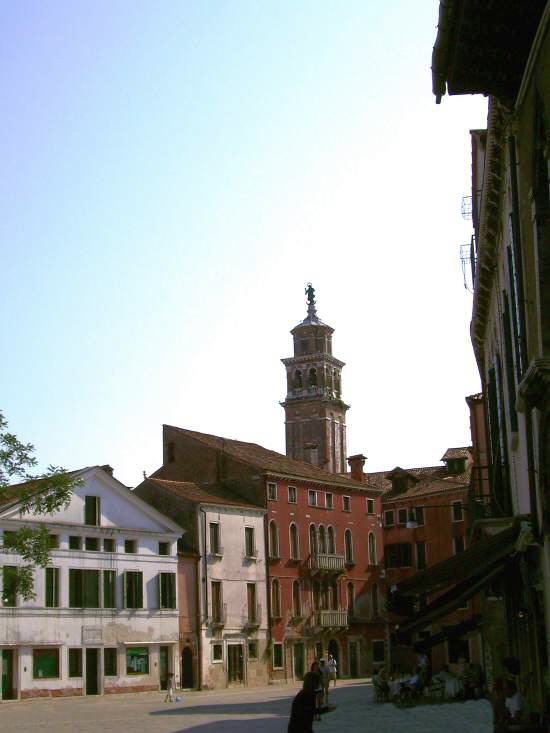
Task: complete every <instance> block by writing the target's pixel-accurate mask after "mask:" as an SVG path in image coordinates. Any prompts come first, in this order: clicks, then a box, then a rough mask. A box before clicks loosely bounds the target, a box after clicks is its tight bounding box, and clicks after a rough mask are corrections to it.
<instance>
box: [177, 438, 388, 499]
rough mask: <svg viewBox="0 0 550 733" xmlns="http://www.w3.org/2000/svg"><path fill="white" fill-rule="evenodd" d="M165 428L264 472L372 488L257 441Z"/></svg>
mask: <svg viewBox="0 0 550 733" xmlns="http://www.w3.org/2000/svg"><path fill="white" fill-rule="evenodd" d="M165 427H167V428H169V429H170V430H176V431H178V432H180V433H183V434H184V435H187V436H189V437H190V438H193V439H194V440H197V441H198V442H200V443H203V444H204V445H207V446H209V447H210V448H215V449H216V450H219V451H223V452H224V453H227V455H229V456H232V457H233V458H235V459H236V460H238V461H241V462H242V463H246V464H248V465H252V466H255V467H256V468H258V469H259V470H261V471H263V472H265V473H267V474H274V475H283V476H285V477H289V478H293V479H302V480H304V481H308V480H309V481H315V482H316V483H322V484H328V485H330V486H341V487H342V488H344V489H345V490H346V491H349V490H351V489H356V490H359V491H363V492H364V491H365V490H367V491H368V490H369V489H373V488H374V487H371V486H366V485H365V484H363V483H361V482H360V481H354V480H353V479H351V478H343V477H342V476H341V475H340V474H337V473H329V472H328V471H325V470H324V469H322V468H318V467H317V466H313V465H312V464H311V463H306V462H304V461H297V460H295V459H293V458H288V457H287V456H284V455H282V453H277V452H276V451H272V450H269V449H268V448H264V447H263V446H261V445H258V444H257V443H245V442H243V441H241V440H232V439H228V438H222V437H220V436H217V435H208V434H207V433H198V432H196V431H194V430H186V429H184V428H178V427H175V426H173V425H166V426H165Z"/></svg>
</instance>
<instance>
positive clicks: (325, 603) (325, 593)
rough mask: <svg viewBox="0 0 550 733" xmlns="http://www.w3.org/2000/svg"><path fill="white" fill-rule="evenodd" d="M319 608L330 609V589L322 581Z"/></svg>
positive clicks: (326, 583)
mask: <svg viewBox="0 0 550 733" xmlns="http://www.w3.org/2000/svg"><path fill="white" fill-rule="evenodd" d="M321 608H324V609H328V608H330V588H329V584H328V582H327V581H326V580H323V585H322V586H321Z"/></svg>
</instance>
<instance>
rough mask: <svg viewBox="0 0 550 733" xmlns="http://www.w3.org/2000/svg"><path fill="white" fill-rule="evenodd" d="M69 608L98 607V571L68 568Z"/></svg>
mask: <svg viewBox="0 0 550 733" xmlns="http://www.w3.org/2000/svg"><path fill="white" fill-rule="evenodd" d="M69 607H70V608H99V607H100V606H99V570H80V569H78V570H77V569H75V568H69Z"/></svg>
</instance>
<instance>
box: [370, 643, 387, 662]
mask: <svg viewBox="0 0 550 733" xmlns="http://www.w3.org/2000/svg"><path fill="white" fill-rule="evenodd" d="M385 658H386V655H385V643H384V640H383V639H374V640H373V642H372V661H373V663H374V664H383V663H384V661H385Z"/></svg>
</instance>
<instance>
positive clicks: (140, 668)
mask: <svg viewBox="0 0 550 733" xmlns="http://www.w3.org/2000/svg"><path fill="white" fill-rule="evenodd" d="M140 574H141V573H140ZM126 674H149V649H147V647H146V646H136V647H130V648H129V649H126Z"/></svg>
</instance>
